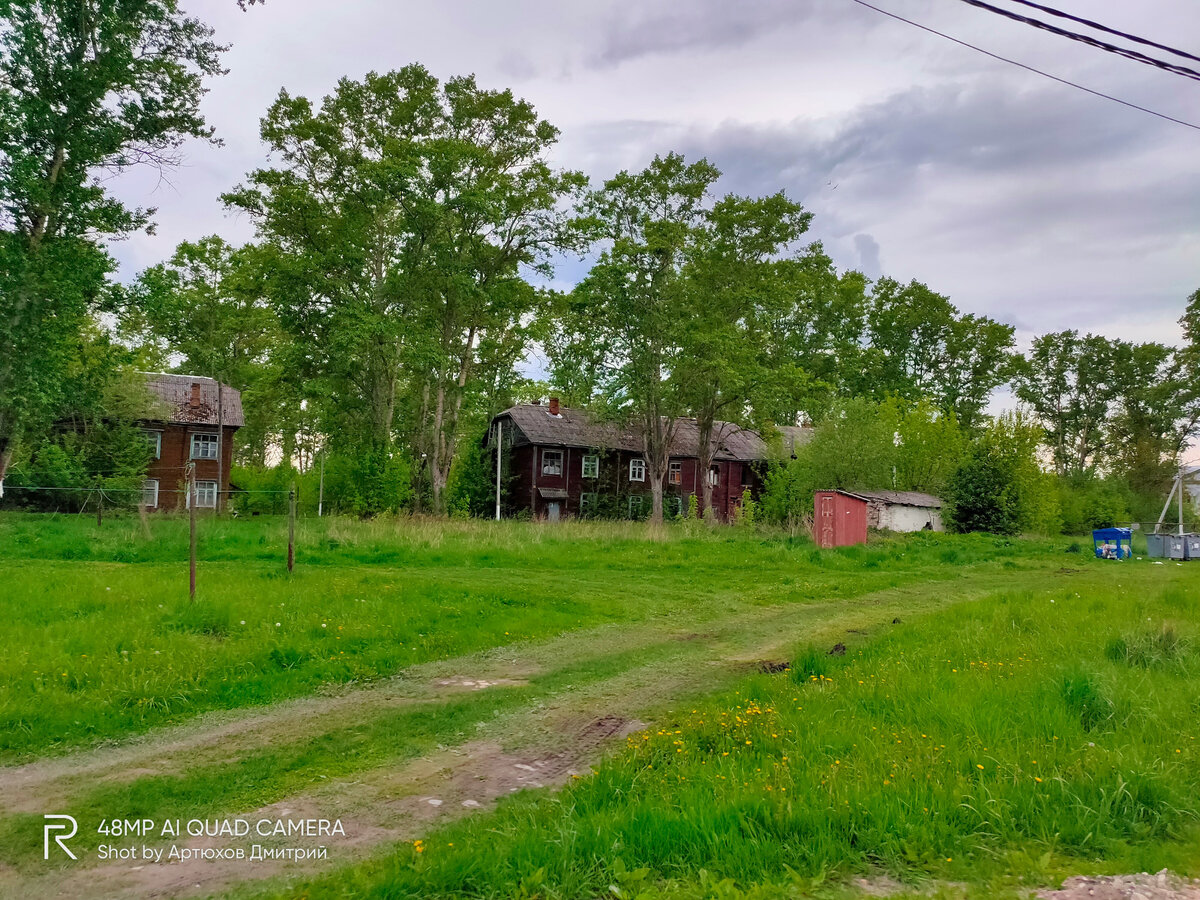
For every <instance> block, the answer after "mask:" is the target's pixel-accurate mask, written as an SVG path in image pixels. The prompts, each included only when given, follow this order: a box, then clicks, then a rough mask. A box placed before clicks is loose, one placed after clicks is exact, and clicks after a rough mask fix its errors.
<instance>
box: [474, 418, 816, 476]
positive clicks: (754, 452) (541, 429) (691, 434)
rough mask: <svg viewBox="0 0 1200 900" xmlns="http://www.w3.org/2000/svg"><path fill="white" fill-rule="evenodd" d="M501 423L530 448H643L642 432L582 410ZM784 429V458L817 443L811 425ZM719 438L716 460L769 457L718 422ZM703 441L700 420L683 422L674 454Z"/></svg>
mask: <svg viewBox="0 0 1200 900" xmlns="http://www.w3.org/2000/svg"><path fill="white" fill-rule="evenodd" d="M496 418H497V419H502V418H507V419H509V420H511V421H512V423H513V424H514V425H516V426H517V428H519V429H520V430H521V434H522V435H524V437H525V440H527V441H528V442H529V443H531V444H540V445H546V446H551V447H580V448H582V449H585V450H588V449H605V450H628V451H631V452H635V453H636V452H640V451H641V450H642V449H643V443H642V438H641V435H640V434H639V433H638V431H637V429H635V428H632V427H628V426H621V425H616V424H614V423H611V422H596V421H595V420H594V419H593V418H592V417H591V416H590V415H589V414H588V413H587V412H586V411H585V410H582V409H568V408H567V407H565V406H560V407H559V410H558V415H557V416H552V415H550V407H548V406H540V405H538V404H532V403H530V404H523V405H521V406H513V407H511V408H509V409H506V410H504V412H502V413H500V414H499V415H497V416H496ZM779 430H780V432H781V433H782V436H783V449H784V453H785V455H790V453H791V452H792V451H793V449H794V448H795V447H797V446H800V445H802V444H805V443H807V442H808V441H809V440H810V439H811V438H812V428H811V427H808V426H784V427H781V428H780V429H779ZM714 438H715V440H716V442H717V450H716V453H715V454H714V459H735V460H742V461H745V462H749V461H753V460H759V459H766V458H767V455H768V453H767V445H766V443H765V442H764V441H763V439H762V437H761V436H760V435H759V434H758V432H756V431H751V430H750V429H748V428H742V427H740V426H738V425H734V424H732V423H729V422H717V423H716V427H715V428H714ZM698 442H699V435H698V433H697V426H696V420H695V419H679V420H678V422H677V424H676V426H675V440H674V443H673V445H672V448H671V455H672V456H678V457H687V456H695V455H696V445H697V443H698Z"/></svg>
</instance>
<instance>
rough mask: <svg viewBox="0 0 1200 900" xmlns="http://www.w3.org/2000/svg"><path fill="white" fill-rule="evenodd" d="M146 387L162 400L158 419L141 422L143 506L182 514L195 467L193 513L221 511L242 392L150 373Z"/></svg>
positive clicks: (239, 422)
mask: <svg viewBox="0 0 1200 900" xmlns="http://www.w3.org/2000/svg"><path fill="white" fill-rule="evenodd" d="M146 387H147V388H149V390H150V393H151V394H152V395H153V396H154V397H155V398H156V399H157V400H158V401H160V402H159V406H160V408H161V410H162V414H161V415H162V417H161V418H160V419H153V420H147V421H144V422H142V423H141V425H142V429H143V430H144V431H145V432H146V440H147V441H149V443H150V449H151V459H150V465H149V467H148V468H147V470H146V481H145V483H144V484H143V488H142V504H143V505H144V506H145V507H146V508H147V509H150V510H159V509H186V508H187V505H188V502H189V500H190V498H189V497H188V492H187V490H185V483H184V478H185V477H186V475H185V473H186V469H187V466H188V465H189V464H191V463H194V464H195V466H196V501H197V502H196V506H197V508H198V509H202V508H208V509H217V508H221V509H223V508H225V506H226V504H227V503H228V501H229V468H230V466H231V465H232V464H233V436H234V434H235V433H236V432H237V430H238V429H239V428H241V427H242V426H243V425H245V424H246V419H245V416H244V415H243V413H242V395H241V393H240V392H239V391H236V390H234V389H233V388H231V387H229V386H228V385H218V384H217V382H216V381H214V380H213V379H211V378H203V377H201V376H198V375H160V374H148V375H147V376H146ZM218 388H219V390H220V393H218Z"/></svg>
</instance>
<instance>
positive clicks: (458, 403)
mask: <svg viewBox="0 0 1200 900" xmlns="http://www.w3.org/2000/svg"><path fill="white" fill-rule="evenodd" d="M262 136H263V139H264V141H266V143H267V144H268V146H269V147H270V148H271V150H272V151H273V152H275V153H277V154H278V155H279V158H280V160H281V162H282V165H281V166H280V167H279V168H273V169H261V170H258V171H255V172H253V173H251V175H250V176H249V179H248V184H247V185H246V186H245V187H243V188H240V189H239V190H237V191H235V192H234V193H232V194H229V195H228V196H227V197H226V202H227V203H229V204H230V205H231V206H234V207H237V208H240V209H244V210H246V211H248V212H249V213H250V214H251V215H252V216H253V217H254V219H255V221H256V223H257V225H258V229H259V234H260V236H261V237H262V239H263V240H264V242H266V243H268V244H270V245H273V246H275V247H277V248H278V250H279V253H280V266H279V274H278V277H277V288H276V290H275V296H276V299H277V302H278V303H279V305H280V315H281V320H282V321H283V323H284V325H285V327H287V328H288V329H289V331H291V333H293V334H294V335H295V336H296V337H297V339H298V340H300V341H301V342H302V343H303V345H304V346H305V347H307V348H308V351H307V355H306V358H305V363H306V369H307V372H308V374H309V375H310V376H311V377H313V378H316V379H319V380H320V381H321V382H322V383H323V385H324V387H325V388H327V390H328V393H329V395H330V396H331V397H332V398H334V404H333V405H332V406H328V407H327V412H328V413H329V418H331V419H334V420H337V421H336V422H334V423H330V424H331V425H334V426H335V427H331V428H330V430H331V431H334V432H343V433H344V432H349V433H350V434H356V435H358V436H360V443H362V444H364V445H366V446H367V449H368V451H369V452H371V453H375V454H379V455H381V456H384V457H386V456H388V455H389V454H390V453H391V452H392V449H393V445H394V430H395V418H396V409H397V404H398V403H399V402H402V398H403V402H405V403H407V405H408V408H409V409H410V410H411V411H413V412H414V413H415V415H416V417H417V421H418V422H419V423H420V427H419V430H418V431H417V433H416V434H415V435H413V437H412V446H411V448H410V450H411V452H412V453H413V454H414V455H415V456H417V457H419V458H421V459H423V460H424V461H425V464H426V466H427V469H426V473H427V475H428V476H429V479H430V485H431V489H432V494H433V502H434V506H435V509H437V510H439V511H441V509H442V507H443V493H444V488H445V485H446V479H447V478H448V476H449V472H450V466H451V463H452V461H453V458H454V455H455V452H456V449H457V443H458V439H459V435H460V433H461V423H460V416H461V413H462V409H463V404H464V402H465V400H466V398H467V397H468V396H469V394H470V386H471V385H472V383H473V381H474V379H475V378H477V377H478V376H480V374H481V373H483V374H484V376H485V377H486V376H487V372H488V370H489V369H491V368H494V367H496V366H504V365H511V363H512V361H513V360H514V359H516V358H519V357H520V356H521V355H522V354H523V353H524V351H525V348H526V346H527V342H526V339H525V329H526V328H527V327H528V325H529V323H530V322H531V321H532V320H533V319H534V316H533V312H534V310H535V308H536V306H537V304H538V303H539V302H540V295H539V294H538V292H536V291H535V290H533V289H532V288H531V287H530V286H529V285H528V284H527V283H526V281H525V280H524V279H523V277H522V269H532V270H537V271H540V272H542V273H543V274H548V271H549V270H548V266H549V259H550V255H551V253H552V252H553V251H555V250H557V249H561V248H563V247H566V246H569V245H570V244H571V242H572V240H573V238H572V235H573V232H572V230H571V227H570V219H569V215H568V211H567V210H566V209H565V208H564V205H563V203H562V201H563V200H564V198H569V197H570V196H571V195H573V194H574V193H576V192H578V191H581V190H582V188H583V186H584V184H585V179H584V178H583V176H582V175H580V174H578V173H575V172H563V171H558V170H555V169H553V168H552V167H551V166H550V165H549V163H548V162H547V156H548V154H549V151H550V149H551V147H552V146H553V145H554V143H555V142H556V140H557V137H558V132H557V130H556V129H555V128H554V127H553V126H551V125H550V124H549V123H548V122H546V121H545V120H543V119H541V118H539V117H538V115H537V114H536V112H535V111H534V109H533V107H532V106H531V105H530V104H529V103H527V102H525V101H522V100H518V99H516V98H514V97H513V95H512V93H511V92H509V91H489V90H484V89H482V88H480V87H479V86H478V85H477V84H476V83H475V80H474V79H473V78H470V77H466V78H454V79H450V80H449V81H447V82H446V83H445V84H444V85H443V84H439V83H438V81H437V79H435V78H434V77H433V76H432V75H430V74H429V72H428V71H426V70H425V69H424V68H422V67H421V66H417V65H412V66H407V67H405V68H404V69H401V70H399V71H396V72H390V73H387V74H384V75H379V74H375V73H371V74H369V75H367V77H366V78H365V79H364V80H363V81H359V82H356V81H350V80H348V79H343V80H342V81H340V82H339V83H338V86H337V89H336V91H335V92H334V93H333V94H332V95H330V96H328V97H326V98H325V99H324V100H323V101H322V103H321V106H320V108H319V109H314V107H313V104H312V103H310V102H309V101H308V100H306V99H304V98H302V97H292V96H290V95H288V94H287V93H286V92H283V93H281V94H280V96H279V98H278V99H277V100H276V101H275V103H274V104H273V105H272V107H271V109H270V110H269V111H268V113H267V116H266V117H265V118H264V120H263V125H262Z"/></svg>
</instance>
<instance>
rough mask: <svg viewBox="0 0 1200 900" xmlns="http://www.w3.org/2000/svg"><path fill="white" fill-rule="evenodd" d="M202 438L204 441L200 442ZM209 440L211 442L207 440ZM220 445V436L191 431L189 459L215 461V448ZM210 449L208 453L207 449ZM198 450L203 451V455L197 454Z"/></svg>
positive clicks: (206, 432) (212, 432)
mask: <svg viewBox="0 0 1200 900" xmlns="http://www.w3.org/2000/svg"><path fill="white" fill-rule="evenodd" d="M200 438H203V439H204V440H200ZM209 438H211V440H209ZM220 443H221V436H220V435H219V434H217V433H216V432H215V431H193V432H192V436H191V442H190V444H191V451H192V452H191V456H190V458H191V459H216V458H217V448H218V446H219V445H220ZM209 447H211V448H212V453H211V454H209V453H208V449H207V448H209ZM198 450H203V451H204V452H203V453H198V452H197V451H198Z"/></svg>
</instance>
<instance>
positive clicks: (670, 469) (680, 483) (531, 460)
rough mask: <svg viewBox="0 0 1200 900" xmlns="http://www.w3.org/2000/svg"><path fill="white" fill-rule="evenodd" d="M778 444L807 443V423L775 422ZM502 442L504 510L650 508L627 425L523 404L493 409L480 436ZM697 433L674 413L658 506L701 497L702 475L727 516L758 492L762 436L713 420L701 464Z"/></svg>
mask: <svg viewBox="0 0 1200 900" xmlns="http://www.w3.org/2000/svg"><path fill="white" fill-rule="evenodd" d="M779 430H780V432H781V438H782V445H783V446H782V450H783V452H784V453H785V454H787V453H790V451H791V448H792V447H794V446H796V445H797V444H802V443H804V442H806V441H807V440H808V439H809V437H810V436H811V433H812V429H811V428H808V427H785V428H780V429H779ZM497 435H499V436H500V440H501V442H502V448H503V454H504V462H503V465H502V470H503V476H502V477H503V481H504V484H503V486H502V487H503V490H502V493H503V494H504V501H505V506H506V507H507V509H508V510H509V512H510V513H511V512H519V511H521V510H528V511H529V512H530V513H532V514H533V516H535V517H537V518H546V519H550V520H555V519H559V518H563V517H566V516H580V517H588V516H604V517H609V518H634V519H636V518H641V517H642V516H644V515H646V514H647V513H649V511H650V502H651V501H650V481H649V478H650V474H649V469H648V467H647V465H646V460H645V455H644V452H643V446H644V445H643V441H642V437H641V435H640V434H639V433H638V432H637V431H636V430H634V429H632V428H626V427H621V426H619V425H615V424H613V423H610V422H598V421H596V420H594V419H593V418H592V417H591V416H590V415H588V413H586V412H585V411H583V410H577V409H568V408H567V407H565V406H560V405H559V402H558V400H557V399H556V398H551V399H550V404H549V405H548V406H542V405H540V404H536V403H535V404H525V405H521V406H514V407H512V408H510V409H506V410H504V412H502V413H500V414H499V415H497V416H496V417H495V418H494V419H493V420H492V427H491V429H490V430H489V432H488V436H487V438H486V439H485V446H489V447H492V448H493V449H494V448H495V441H496V440H497ZM698 441H699V436H698V432H697V427H696V421H695V420H694V419H680V420H678V421H677V422H676V426H675V439H674V443H673V447H672V452H671V457H670V461H669V463H668V466H667V473H666V477H665V478H664V479H663V513H664V515H667V516H671V515H680V514H682V513H683V512H685V511H686V510H687V508H688V501H689V497H690V496H692V495H695V496H696V497H697V498H698V497H699V496H700V493H701V487H702V483H701V481H700V479H701V478H707V479H708V482H709V484H710V485H711V487H712V505H713V510H714V512H715V513H716V515H717V517H718V518H720V519H721V520H723V521H728V520H729V519H732V518H733V516H734V514H735V512H736V510H737V509H738V507H739V505H740V504H741V501H742V496H743V494H744V493H745V492H746V491H750V493H751V495H752V496H757V495H758V492H759V490H760V488H761V480H762V473H763V468H764V465H765V463H766V460H767V459H768V455H769V448H768V446H767V442H766V441H764V440H763V438H762V436H761V435H759V434H758V433H757V432H755V431H751V430H749V429H746V428H741V427H739V426H737V425H734V424H732V423H729V422H718V423H717V425H716V427H715V428H714V434H713V443H714V447H713V462H712V465H711V466H710V467H709V469H708V471H707V472H701V471H700V460H699V457H698V455H697V453H696V450H697V446H698Z"/></svg>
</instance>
